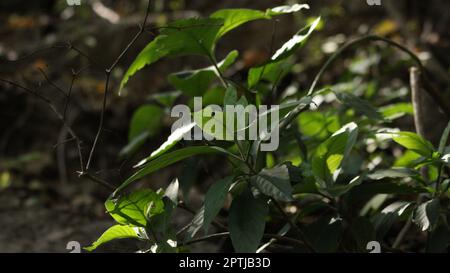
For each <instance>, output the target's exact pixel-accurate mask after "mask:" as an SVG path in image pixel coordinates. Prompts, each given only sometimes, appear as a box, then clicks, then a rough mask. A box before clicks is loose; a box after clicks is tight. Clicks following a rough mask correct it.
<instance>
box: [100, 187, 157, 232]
mask: <svg viewBox="0 0 450 273" xmlns="http://www.w3.org/2000/svg"><path fill="white" fill-rule="evenodd" d="M105 207H106V210H107V211H108V213H109V214H110V215H111V216H112V217H113V218H114V220H116V222H117V223H119V224H123V225H133V226H138V227H146V226H147V223H148V219H150V218H151V217H152V216H154V215H157V214H160V213H162V212H163V211H164V203H163V201H162V199H161V196H160V195H159V194H157V193H156V192H154V191H152V190H150V189H145V190H138V191H135V192H133V193H131V194H130V195H125V196H121V197H119V198H109V199H108V200H106V202H105Z"/></svg>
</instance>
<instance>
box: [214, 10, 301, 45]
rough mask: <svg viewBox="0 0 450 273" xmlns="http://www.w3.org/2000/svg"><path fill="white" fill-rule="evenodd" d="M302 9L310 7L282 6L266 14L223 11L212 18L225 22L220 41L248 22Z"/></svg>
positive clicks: (255, 11)
mask: <svg viewBox="0 0 450 273" xmlns="http://www.w3.org/2000/svg"><path fill="white" fill-rule="evenodd" d="M302 9H309V6H308V5H306V4H303V5H301V4H294V5H292V6H280V7H275V8H272V9H267V10H266V12H263V11H259V10H251V9H222V10H219V11H216V12H214V13H213V14H211V16H210V17H211V18H220V19H223V20H224V23H223V26H222V27H221V28H220V30H219V33H218V34H217V38H216V39H219V38H220V37H222V36H223V35H225V34H226V33H228V32H229V31H231V30H233V29H235V28H237V27H238V26H240V25H242V24H245V23H247V22H250V21H255V20H260V19H270V18H272V16H275V15H281V14H287V13H293V12H297V11H300V10H302Z"/></svg>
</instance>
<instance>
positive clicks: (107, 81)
mask: <svg viewBox="0 0 450 273" xmlns="http://www.w3.org/2000/svg"><path fill="white" fill-rule="evenodd" d="M150 3H151V0H149V1H148V4H147V10H146V12H145V17H144V22H143V23H142V25H140V26H139V31H138V32H137V33H136V35H135V36H134V37H133V39H132V40H131V41H130V42H129V43H128V45H127V46H126V47H125V49H124V50H123V51H122V52H121V53H120V54H119V56H118V57H117V58H116V59H115V60H114V62H113V63H112V64H111V66H110V67H109V68H107V69H105V74H106V80H105V90H104V93H103V103H102V110H101V113H100V122H99V125H98V129H97V134H96V135H95V138H94V143H93V144H92V147H91V151H90V152H89V157H88V159H87V164H86V170H89V168H90V167H91V162H92V157H93V156H94V152H95V148H96V147H97V143H98V140H99V138H100V135H101V133H102V130H103V124H104V119H105V111H106V103H107V98H108V90H109V80H110V76H111V72H112V71H113V70H114V68H115V67H116V66H117V64H118V63H119V62H120V60H122V58H123V56H125V54H126V53H127V52H128V51H129V50H130V48H131V47H132V46H133V45H134V43H136V41H137V40H138V39H139V37H140V36H141V35H142V33H144V30H145V25H146V24H147V19H148V14H149V12H150Z"/></svg>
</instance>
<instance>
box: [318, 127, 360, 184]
mask: <svg viewBox="0 0 450 273" xmlns="http://www.w3.org/2000/svg"><path fill="white" fill-rule="evenodd" d="M357 135H358V126H357V125H356V124H355V123H349V124H347V125H345V126H343V127H342V128H341V129H340V130H338V131H336V132H335V133H334V134H333V135H332V136H331V137H330V138H329V139H328V140H326V141H325V142H324V143H322V144H321V145H320V146H319V147H318V148H317V151H316V154H315V155H314V157H313V159H312V171H313V173H314V175H315V176H316V177H317V178H318V179H319V181H318V182H319V183H325V184H322V187H326V186H331V184H332V183H333V182H334V181H335V179H336V177H337V175H338V174H339V172H340V166H341V163H342V160H343V159H344V158H345V157H346V156H347V155H348V154H349V153H350V150H351V149H352V147H353V145H354V144H355V142H356V137H357Z"/></svg>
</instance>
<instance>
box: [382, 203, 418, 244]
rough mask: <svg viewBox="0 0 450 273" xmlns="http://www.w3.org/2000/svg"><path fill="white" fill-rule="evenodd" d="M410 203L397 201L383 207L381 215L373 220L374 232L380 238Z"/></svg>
mask: <svg viewBox="0 0 450 273" xmlns="http://www.w3.org/2000/svg"><path fill="white" fill-rule="evenodd" d="M410 205H411V203H409V202H403V201H398V202H394V203H392V204H390V205H389V206H387V207H385V208H384V209H383V210H382V211H381V213H379V214H378V215H376V216H375V217H374V219H373V223H374V227H375V230H376V231H377V234H378V236H379V237H380V238H382V237H384V234H386V232H388V231H389V229H390V228H391V226H392V225H393V224H394V223H395V221H397V220H398V219H399V218H400V217H401V216H402V215H403V214H404V213H405V211H406V210H407V209H408V208H409V206H410Z"/></svg>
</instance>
